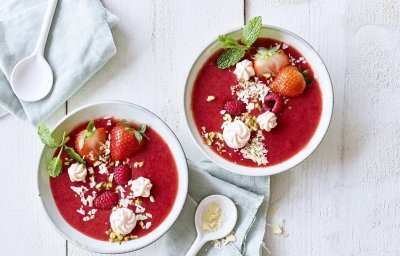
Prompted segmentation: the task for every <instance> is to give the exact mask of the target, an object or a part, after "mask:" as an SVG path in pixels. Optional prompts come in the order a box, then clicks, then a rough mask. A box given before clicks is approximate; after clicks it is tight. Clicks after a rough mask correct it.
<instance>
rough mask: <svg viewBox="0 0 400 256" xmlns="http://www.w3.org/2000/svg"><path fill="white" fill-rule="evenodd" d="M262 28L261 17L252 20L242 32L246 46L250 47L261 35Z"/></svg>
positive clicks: (242, 39)
mask: <svg viewBox="0 0 400 256" xmlns="http://www.w3.org/2000/svg"><path fill="white" fill-rule="evenodd" d="M261 27H262V19H261V16H257V17H254V18H252V19H251V20H250V21H249V22H248V23H247V25H246V26H245V27H244V29H243V31H242V37H241V40H240V41H241V42H242V43H243V44H245V45H246V46H248V47H250V46H251V45H252V44H253V43H254V42H255V41H256V39H257V37H258V36H259V35H260V31H261Z"/></svg>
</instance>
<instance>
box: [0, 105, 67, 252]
mask: <svg viewBox="0 0 400 256" xmlns="http://www.w3.org/2000/svg"><path fill="white" fill-rule="evenodd" d="M64 114H65V108H64V107H61V108H60V109H59V110H57V111H56V113H55V114H54V115H53V116H52V118H51V119H50V120H48V121H47V122H46V123H47V124H48V125H50V126H51V125H53V124H54V123H55V122H56V121H57V120H58V119H59V118H61V117H62V116H63V115H64ZM0 131H1V132H0V142H1V145H0V156H1V162H2V167H1V172H0V181H1V182H0V184H1V185H0V194H1V204H2V210H1V211H0V229H1V230H2V232H0V248H1V250H2V254H3V255H54V256H56V255H60V256H61V255H65V246H66V243H65V240H64V239H63V238H62V237H61V236H60V235H59V234H58V233H57V232H56V231H55V230H54V229H53V228H52V227H51V224H50V222H49V221H48V219H47V216H46V214H45V212H44V210H43V207H42V205H41V202H40V199H39V196H38V190H37V163H38V159H39V156H40V152H41V149H42V147H43V146H42V144H41V142H40V139H39V137H38V136H37V135H36V134H37V133H36V128H35V127H33V126H32V125H30V124H29V123H24V122H22V121H20V120H18V119H16V118H15V117H13V116H11V115H8V116H6V117H4V118H2V119H0Z"/></svg>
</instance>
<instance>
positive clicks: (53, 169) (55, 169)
mask: <svg viewBox="0 0 400 256" xmlns="http://www.w3.org/2000/svg"><path fill="white" fill-rule="evenodd" d="M61 171H62V164H61V159H60V157H59V156H57V157H54V158H53V160H51V161H50V163H49V165H48V166H47V172H48V173H49V175H50V176H51V177H53V178H55V177H57V176H58V175H60V173H61Z"/></svg>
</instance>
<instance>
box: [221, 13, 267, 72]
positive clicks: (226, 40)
mask: <svg viewBox="0 0 400 256" xmlns="http://www.w3.org/2000/svg"><path fill="white" fill-rule="evenodd" d="M261 28H262V19H261V17H260V16H257V17H254V18H252V19H251V20H250V21H249V22H248V23H247V25H246V26H245V27H244V28H243V30H242V34H241V38H240V43H239V42H238V41H237V40H235V39H233V38H232V37H230V36H228V35H220V36H218V41H219V42H220V47H221V48H223V49H226V50H225V51H224V52H223V53H222V54H221V55H220V56H219V57H218V59H217V66H218V68H222V69H225V68H229V67H231V66H233V65H235V64H236V63H238V62H239V61H240V60H241V59H242V58H243V57H244V55H245V54H246V52H247V51H248V50H249V49H250V48H251V46H252V45H253V43H254V42H255V41H256V40H257V38H258V36H259V35H260V31H261Z"/></svg>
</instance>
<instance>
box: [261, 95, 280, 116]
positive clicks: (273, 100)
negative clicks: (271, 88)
mask: <svg viewBox="0 0 400 256" xmlns="http://www.w3.org/2000/svg"><path fill="white" fill-rule="evenodd" d="M263 107H264V109H265V110H268V111H271V112H274V113H275V114H276V113H279V112H280V111H281V109H282V107H283V99H282V97H281V96H279V95H278V94H276V93H272V92H271V93H269V94H268V95H267V96H265V98H264V103H263Z"/></svg>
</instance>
